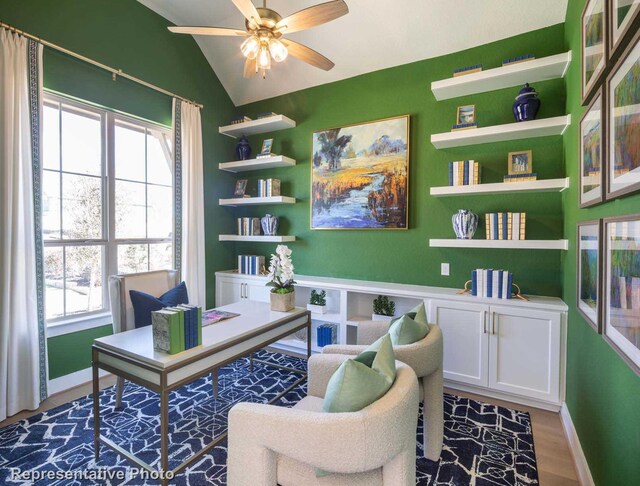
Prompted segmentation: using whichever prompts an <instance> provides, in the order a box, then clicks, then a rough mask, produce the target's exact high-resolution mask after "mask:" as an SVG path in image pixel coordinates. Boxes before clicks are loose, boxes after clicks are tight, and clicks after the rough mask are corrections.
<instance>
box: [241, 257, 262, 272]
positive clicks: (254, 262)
mask: <svg viewBox="0 0 640 486" xmlns="http://www.w3.org/2000/svg"><path fill="white" fill-rule="evenodd" d="M264 261H265V259H264V256H262V255H238V273H241V274H243V275H260V272H262V269H263V268H265V264H264Z"/></svg>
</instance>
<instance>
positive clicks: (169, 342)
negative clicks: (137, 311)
mask: <svg viewBox="0 0 640 486" xmlns="http://www.w3.org/2000/svg"><path fill="white" fill-rule="evenodd" d="M151 325H152V332H153V349H155V350H156V351H162V352H163V353H169V354H176V353H179V352H181V351H184V350H186V349H191V348H194V347H196V346H200V345H201V344H202V308H201V307H198V306H195V305H188V304H182V305H178V306H176V307H165V308H164V309H160V310H158V311H153V312H151Z"/></svg>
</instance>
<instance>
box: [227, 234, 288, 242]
mask: <svg viewBox="0 0 640 486" xmlns="http://www.w3.org/2000/svg"><path fill="white" fill-rule="evenodd" d="M219 240H220V241H255V242H264V243H285V242H288V241H296V237H295V236H264V235H260V236H240V235H219Z"/></svg>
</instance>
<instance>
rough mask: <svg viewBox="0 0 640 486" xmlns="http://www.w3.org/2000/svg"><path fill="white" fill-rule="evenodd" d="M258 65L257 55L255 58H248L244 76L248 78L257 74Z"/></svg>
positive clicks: (245, 63)
mask: <svg viewBox="0 0 640 486" xmlns="http://www.w3.org/2000/svg"><path fill="white" fill-rule="evenodd" d="M257 66H258V65H257V59H256V58H255V57H254V58H253V59H249V58H247V60H246V61H245V62H244V73H243V76H244V77H245V78H247V79H249V78H252V77H253V76H255V75H256V74H257V73H258V69H257Z"/></svg>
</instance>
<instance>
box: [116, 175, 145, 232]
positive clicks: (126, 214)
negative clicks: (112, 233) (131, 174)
mask: <svg viewBox="0 0 640 486" xmlns="http://www.w3.org/2000/svg"><path fill="white" fill-rule="evenodd" d="M145 212H146V205H145V184H142V183H139V182H124V181H116V238H145V236H146V235H145V226H146V224H145V222H146V214H145Z"/></svg>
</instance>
